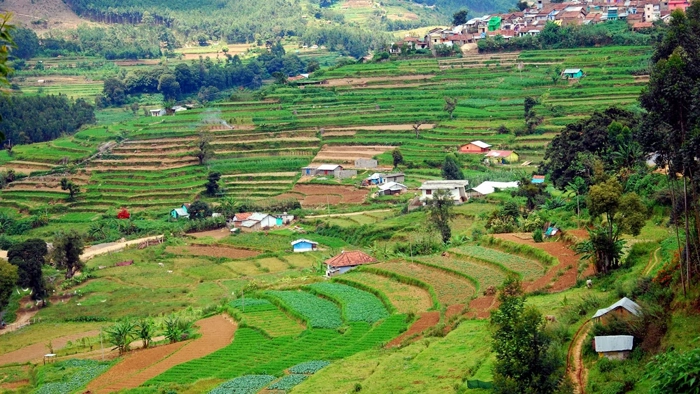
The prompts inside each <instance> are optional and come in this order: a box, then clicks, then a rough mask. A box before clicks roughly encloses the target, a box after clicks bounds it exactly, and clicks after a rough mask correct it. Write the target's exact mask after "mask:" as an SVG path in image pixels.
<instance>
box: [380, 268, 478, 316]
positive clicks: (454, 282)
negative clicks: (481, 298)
mask: <svg viewBox="0 0 700 394" xmlns="http://www.w3.org/2000/svg"><path fill="white" fill-rule="evenodd" d="M373 267H376V268H378V269H381V270H383V271H388V272H395V273H397V274H400V275H405V276H408V277H411V278H416V279H419V280H422V281H423V282H425V283H427V284H428V285H430V286H432V287H433V289H434V290H435V293H437V296H438V299H439V300H440V303H441V304H443V305H446V306H447V305H455V304H464V303H466V302H468V301H469V299H470V298H471V297H472V296H473V295H475V294H476V289H475V288H474V284H473V283H472V282H470V281H469V280H468V279H466V278H463V277H461V276H457V275H454V274H452V273H449V272H447V271H443V270H441V269H438V268H433V267H428V266H425V265H422V264H418V263H411V262H406V261H390V262H386V263H379V264H376V265H374V266H373Z"/></svg>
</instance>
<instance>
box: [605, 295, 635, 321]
mask: <svg viewBox="0 0 700 394" xmlns="http://www.w3.org/2000/svg"><path fill="white" fill-rule="evenodd" d="M619 309H623V310H626V311H627V312H629V313H631V314H633V315H635V316H639V315H641V314H642V307H640V306H639V304H637V303H636V302H634V301H632V300H630V299H629V298H627V297H623V298H622V299H620V300H619V301H617V302H616V303H614V304H612V305H610V306H609V307H607V308H603V309H598V311H597V312H596V313H595V315H593V319H600V318H602V317H603V316H605V315H607V314H609V313H611V312H613V311H616V310H619Z"/></svg>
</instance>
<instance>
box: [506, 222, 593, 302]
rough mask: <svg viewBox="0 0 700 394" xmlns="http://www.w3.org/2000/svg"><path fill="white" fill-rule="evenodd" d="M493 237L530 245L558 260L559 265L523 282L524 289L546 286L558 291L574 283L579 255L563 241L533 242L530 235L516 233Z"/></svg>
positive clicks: (550, 289) (552, 290) (537, 288)
mask: <svg viewBox="0 0 700 394" xmlns="http://www.w3.org/2000/svg"><path fill="white" fill-rule="evenodd" d="M495 237H497V238H500V239H504V240H507V241H511V242H516V243H519V244H526V245H529V246H532V247H534V248H537V249H540V250H543V251H545V252H547V253H549V254H550V255H552V256H554V257H556V258H557V259H558V260H559V265H557V266H554V267H552V268H550V269H549V271H547V274H545V275H544V276H542V277H540V278H539V279H537V280H535V281H532V282H526V283H523V287H524V288H525V291H528V292H530V291H535V290H540V289H545V288H547V287H548V291H550V292H558V291H562V290H566V289H568V288H571V287H573V286H574V285H575V284H576V278H577V276H578V267H579V264H580V261H579V257H578V256H576V254H575V253H574V251H573V250H571V248H570V247H569V245H567V244H566V243H565V242H563V241H555V242H535V241H533V240H532V238H531V237H523V236H519V235H517V234H496V235H495ZM559 272H563V274H561V275H559V276H558V273H559ZM550 285H551V286H550Z"/></svg>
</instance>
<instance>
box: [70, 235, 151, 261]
mask: <svg viewBox="0 0 700 394" xmlns="http://www.w3.org/2000/svg"><path fill="white" fill-rule="evenodd" d="M158 239H163V236H162V235H156V236H153V237H145V238H139V239H132V240H130V241H123V242H111V243H107V244H100V245H94V246H91V247H89V248H87V249H85V251H84V252H83V254H81V255H80V259H81V260H83V261H87V260H90V259H91V258H93V257H95V256H99V255H101V254H106V253H112V252H118V251H120V250H122V249H124V248H126V247H128V246H131V245H138V244H140V243H141V242H146V241H154V240H158Z"/></svg>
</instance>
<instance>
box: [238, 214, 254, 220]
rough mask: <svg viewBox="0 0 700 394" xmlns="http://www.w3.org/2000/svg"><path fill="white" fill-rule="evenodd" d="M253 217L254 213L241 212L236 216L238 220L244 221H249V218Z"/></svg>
mask: <svg viewBox="0 0 700 394" xmlns="http://www.w3.org/2000/svg"><path fill="white" fill-rule="evenodd" d="M252 215H253V212H241V213H237V214H236V215H235V216H236V220H238V221H244V220H248V218H249V217H251V216H252Z"/></svg>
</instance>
